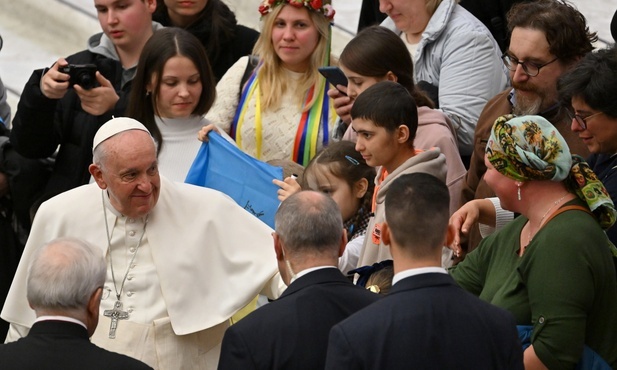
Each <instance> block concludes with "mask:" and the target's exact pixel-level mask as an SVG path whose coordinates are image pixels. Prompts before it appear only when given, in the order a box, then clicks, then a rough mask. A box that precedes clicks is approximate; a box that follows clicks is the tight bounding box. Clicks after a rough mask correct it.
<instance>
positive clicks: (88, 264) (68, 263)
mask: <svg viewBox="0 0 617 370" xmlns="http://www.w3.org/2000/svg"><path fill="white" fill-rule="evenodd" d="M106 274H107V263H106V262H105V258H104V257H103V253H102V252H101V251H100V250H99V249H98V248H96V247H94V246H92V245H91V244H89V243H87V242H86V241H84V240H81V239H77V238H58V239H54V240H52V241H50V242H49V243H47V244H45V245H44V246H43V247H41V248H39V249H38V250H37V251H36V252H35V253H34V256H33V259H32V262H31V264H30V267H29V270H28V281H27V297H28V302H30V305H32V307H33V308H35V309H54V310H63V311H66V310H74V309H82V308H85V307H86V306H87V304H88V301H89V300H90V297H91V296H92V293H94V291H95V290H96V289H97V288H99V287H102V286H103V284H105V276H106Z"/></svg>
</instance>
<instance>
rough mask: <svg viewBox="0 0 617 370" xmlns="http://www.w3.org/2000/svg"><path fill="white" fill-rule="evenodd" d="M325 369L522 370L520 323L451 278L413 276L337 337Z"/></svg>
mask: <svg viewBox="0 0 617 370" xmlns="http://www.w3.org/2000/svg"><path fill="white" fill-rule="evenodd" d="M326 369H337V370H340V369H376V370H377V369H470V370H471V369H474V370H479V369H483V370H486V369H495V370H505V369H520V370H522V369H523V350H522V347H521V345H520V342H519V340H518V334H517V330H516V323H515V321H514V317H513V316H512V315H511V314H510V313H509V312H507V311H505V310H503V309H501V308H497V307H495V306H492V305H490V304H489V303H486V302H484V301H481V300H480V299H479V298H477V297H475V296H473V295H471V294H470V293H467V292H466V291H464V290H463V289H462V288H460V287H459V286H458V285H456V283H455V282H454V280H453V279H452V278H451V277H450V276H449V275H446V274H441V273H426V274H421V275H416V276H411V277H408V278H405V279H402V280H401V281H399V282H397V283H396V284H394V285H393V286H392V290H391V291H390V294H388V295H387V296H385V297H384V298H383V299H381V301H379V302H377V303H375V304H373V305H371V306H369V307H367V308H366V309H364V310H361V311H359V312H358V313H356V314H354V315H352V316H350V317H349V318H348V319H346V320H344V321H343V322H341V323H340V324H338V325H336V326H334V327H333V328H332V331H331V332H330V338H329V345H328V356H327V360H326Z"/></svg>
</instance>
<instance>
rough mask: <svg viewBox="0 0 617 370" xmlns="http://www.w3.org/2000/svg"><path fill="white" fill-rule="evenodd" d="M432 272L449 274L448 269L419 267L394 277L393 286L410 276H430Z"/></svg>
mask: <svg viewBox="0 0 617 370" xmlns="http://www.w3.org/2000/svg"><path fill="white" fill-rule="evenodd" d="M432 272H437V273H440V274H446V275H447V274H448V271H446V269H444V268H443V267H419V268H416V269H409V270H405V271H401V272H399V273H398V274H396V275H394V277H393V278H392V285H394V284H396V283H398V282H399V281H400V280H403V279H405V278H408V277H410V276H415V275H420V274H428V273H432Z"/></svg>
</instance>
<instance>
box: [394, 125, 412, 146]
mask: <svg viewBox="0 0 617 370" xmlns="http://www.w3.org/2000/svg"><path fill="white" fill-rule="evenodd" d="M396 140H397V141H398V142H399V143H401V144H403V143H406V142H407V141H408V140H409V127H407V125H400V126H399V127H398V129H397V130H396Z"/></svg>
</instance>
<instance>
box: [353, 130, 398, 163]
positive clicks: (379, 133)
mask: <svg viewBox="0 0 617 370" xmlns="http://www.w3.org/2000/svg"><path fill="white" fill-rule="evenodd" d="M351 126H352V128H353V130H354V131H355V132H357V133H358V139H357V140H356V150H357V151H358V152H360V154H361V155H362V158H364V160H365V161H366V164H368V165H369V166H371V167H377V166H384V167H385V168H386V170H387V171H388V172H389V173H390V172H392V171H393V170H394V169H396V167H397V164H398V161H397V157H398V153H399V147H400V143H398V141H397V139H396V136H395V134H394V133H390V132H388V131H386V129H385V128H384V127H379V126H376V125H375V124H374V123H373V122H372V121H370V120H366V119H362V118H356V119H354V120H352V121H351Z"/></svg>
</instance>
